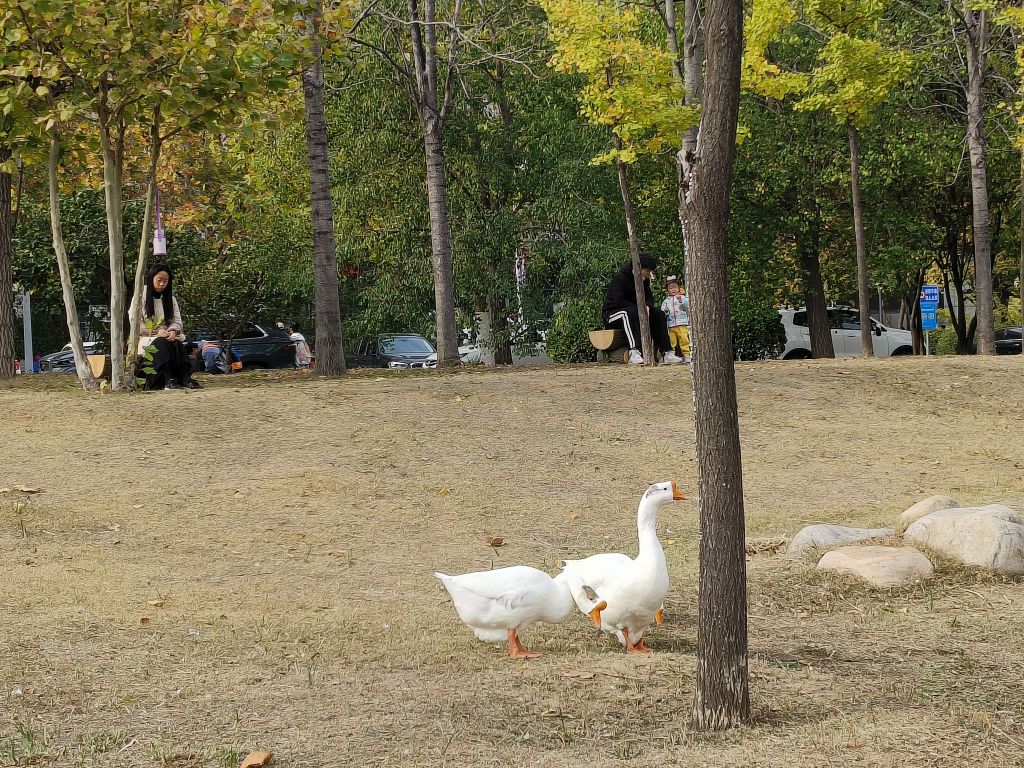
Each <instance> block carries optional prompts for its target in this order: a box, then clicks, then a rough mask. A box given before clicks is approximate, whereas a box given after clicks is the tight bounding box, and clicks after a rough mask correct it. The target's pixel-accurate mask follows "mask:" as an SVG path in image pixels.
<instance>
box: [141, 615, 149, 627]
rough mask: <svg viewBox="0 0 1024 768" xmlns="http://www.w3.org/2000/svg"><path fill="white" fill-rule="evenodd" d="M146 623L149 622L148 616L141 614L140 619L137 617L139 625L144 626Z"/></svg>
mask: <svg viewBox="0 0 1024 768" xmlns="http://www.w3.org/2000/svg"><path fill="white" fill-rule="evenodd" d="M147 624H149V616H143V617H142V618H141V619H139V626H143V627H144V626H146V625H147Z"/></svg>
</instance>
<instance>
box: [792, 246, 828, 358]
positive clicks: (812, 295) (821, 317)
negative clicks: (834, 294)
mask: <svg viewBox="0 0 1024 768" xmlns="http://www.w3.org/2000/svg"><path fill="white" fill-rule="evenodd" d="M797 252H798V253H799V254H800V268H801V269H802V271H803V273H804V306H805V307H806V308H807V328H808V331H809V332H810V337H811V356H812V357H815V358H823V357H835V356H836V353H835V349H834V347H833V345H832V327H831V325H830V324H829V322H828V306H827V304H826V302H825V283H824V282H823V281H822V279H821V260H820V256H819V254H818V250H817V248H810V247H806V246H803V247H801V246H798V247H797Z"/></svg>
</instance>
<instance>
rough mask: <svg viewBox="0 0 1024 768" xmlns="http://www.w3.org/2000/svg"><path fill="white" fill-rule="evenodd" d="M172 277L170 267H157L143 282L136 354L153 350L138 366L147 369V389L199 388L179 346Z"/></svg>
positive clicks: (180, 334)
mask: <svg viewBox="0 0 1024 768" xmlns="http://www.w3.org/2000/svg"><path fill="white" fill-rule="evenodd" d="M173 284H174V275H173V273H172V272H171V270H170V268H169V267H167V266H165V265H163V264H157V265H156V266H154V267H153V268H152V269H151V270H150V271H149V275H148V277H147V279H146V291H145V294H144V296H143V300H142V312H141V321H142V329H143V331H142V333H143V334H144V335H143V336H142V337H141V338H140V339H139V349H138V352H139V355H141V356H143V357H146V355H147V351H148V350H149V348H150V347H152V357H151V358H149V359H145V360H144V361H143V362H142V365H141V366H140V367H141V368H142V369H147V368H148V369H150V370H151V371H152V373H147V374H146V386H145V388H146V389H147V390H153V389H198V387H199V384H198V383H197V382H196V381H194V380H193V379H192V359H191V358H190V357H189V355H188V353H187V352H186V351H185V345H184V344H183V343H182V338H183V328H182V324H181V311H180V310H179V309H178V301H177V299H175V298H174V292H173V287H174V285H173Z"/></svg>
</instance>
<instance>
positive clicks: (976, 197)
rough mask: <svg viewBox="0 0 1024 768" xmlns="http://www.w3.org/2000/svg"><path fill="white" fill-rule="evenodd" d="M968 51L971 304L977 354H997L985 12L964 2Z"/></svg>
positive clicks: (966, 1)
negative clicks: (987, 126)
mask: <svg viewBox="0 0 1024 768" xmlns="http://www.w3.org/2000/svg"><path fill="white" fill-rule="evenodd" d="M964 21H965V26H964V38H965V40H964V42H965V46H964V47H965V48H966V49H967V144H968V147H969V149H970V153H971V198H972V201H973V207H972V210H973V226H972V231H973V239H974V305H975V313H976V314H975V317H976V318H977V323H978V354H979V355H994V354H995V353H996V336H995V306H994V303H993V300H992V239H991V233H990V231H989V205H988V173H987V168H986V160H985V151H986V140H985V122H984V121H985V94H984V89H985V56H986V48H987V46H988V29H987V28H988V19H987V14H986V12H985V11H976V10H972V8H971V4H970V2H969V0H965V2H964Z"/></svg>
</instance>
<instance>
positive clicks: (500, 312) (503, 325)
mask: <svg viewBox="0 0 1024 768" xmlns="http://www.w3.org/2000/svg"><path fill="white" fill-rule="evenodd" d="M487 311H488V314H489V315H490V319H491V322H490V326H491V328H490V337H491V338H490V340H489V341H490V344H491V347H492V354H493V355H494V364H495V365H512V340H511V338H510V337H509V332H508V307H506V306H505V300H504V299H503V298H502V297H501V296H498V295H497V294H491V296H490V297H489V298H488V300H487ZM480 341H482V340H480Z"/></svg>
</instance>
